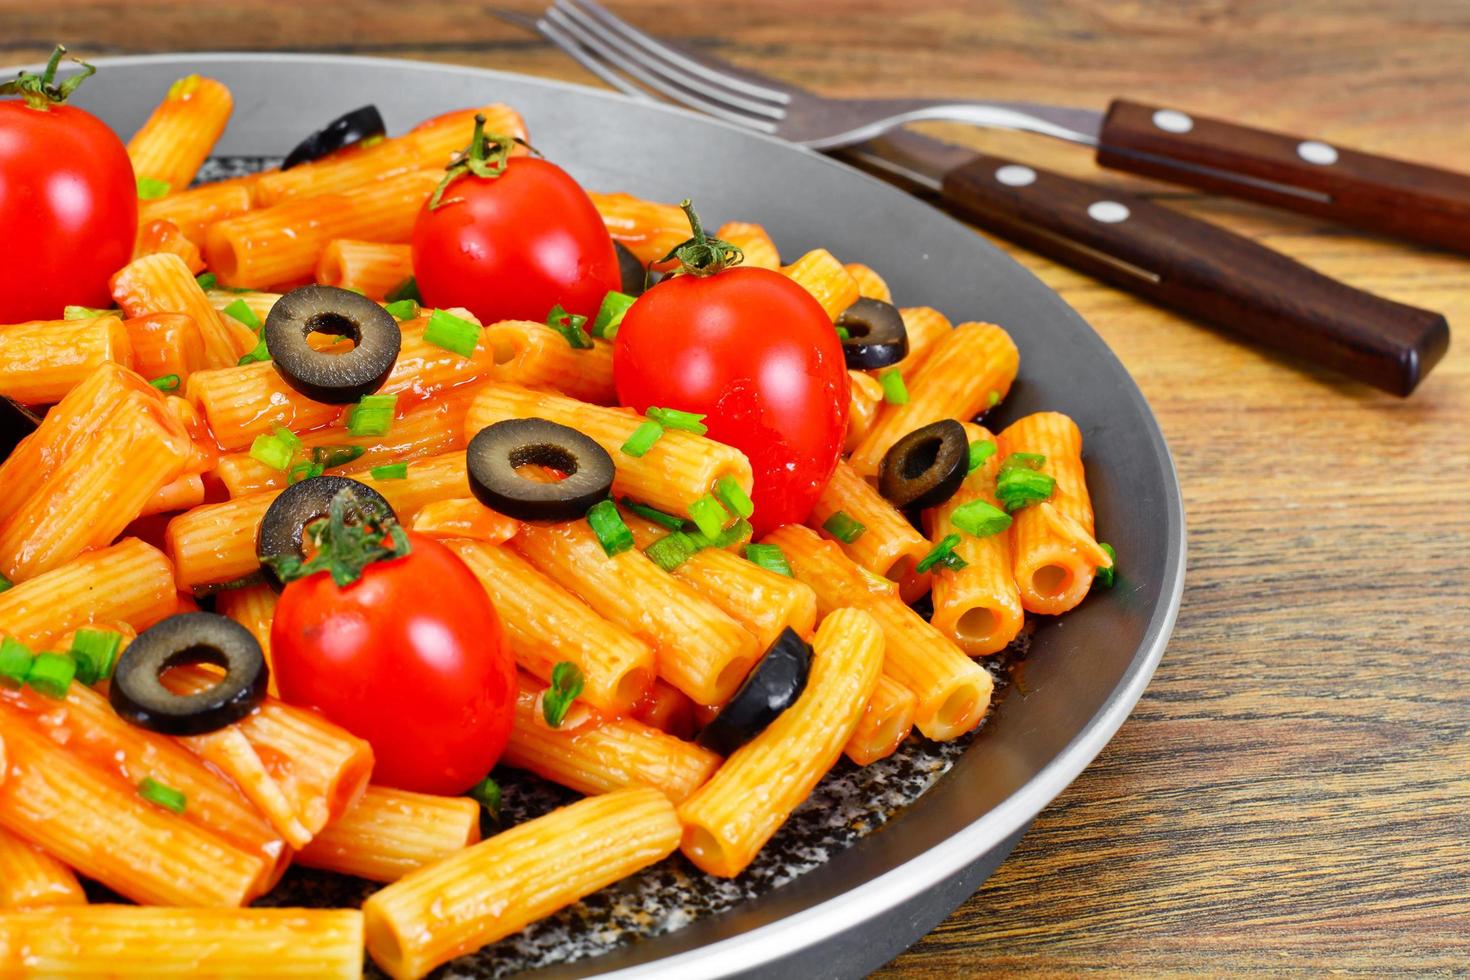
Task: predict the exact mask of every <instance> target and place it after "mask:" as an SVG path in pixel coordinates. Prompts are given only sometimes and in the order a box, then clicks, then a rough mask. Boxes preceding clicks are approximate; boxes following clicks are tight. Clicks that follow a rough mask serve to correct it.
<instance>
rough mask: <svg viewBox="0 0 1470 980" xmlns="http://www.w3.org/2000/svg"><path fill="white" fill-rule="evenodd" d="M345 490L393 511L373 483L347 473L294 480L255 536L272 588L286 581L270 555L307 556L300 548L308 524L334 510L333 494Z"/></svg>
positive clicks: (362, 501)
mask: <svg viewBox="0 0 1470 980" xmlns="http://www.w3.org/2000/svg"><path fill="white" fill-rule="evenodd" d="M343 490H350V491H352V493H353V494H354V495H355V496H356V497H357V500H358V503H359V504H360V505H361V506H363V507H370V508H376V509H380V510H381V512H382V513H384V514H392V513H393V508H392V507H391V506H390V505H389V504H388V501H387V500H386V499H384V497H383V495H382V494H380V493H378V491H376V490H374V489H373V488H372V487H370V486H368V485H367V484H365V483H358V482H357V481H356V480H349V479H347V477H345V476H314V477H311V478H310V479H306V480H302V481H301V482H300V483H293V484H291V485H290V486H289V487H287V488H286V489H285V490H282V491H281V493H280V495H279V496H278V497H276V499H275V500H273V501H271V505H270V507H268V508H266V512H265V516H264V517H262V518H261V519H260V530H259V531H258V532H257V533H256V536H255V553H256V555H257V556H259V558H260V560H261V571H262V572H263V573H264V574H265V580H266V581H267V582H269V583H270V586H271V588H273V589H275V590H276V591H277V592H279V591H281V589H283V588H285V585H284V584H283V583H282V582H281V580H280V579H279V578H277V577H276V573H275V572H273V571H271V568H270V566H269V565H266V564H265V559H267V558H284V557H285V556H287V555H296V556H297V557H305V556H304V555H303V554H302V550H301V540H302V536H303V535H304V534H305V533H306V528H307V526H308V525H310V524H312V523H313V522H315V521H319V520H321V519H322V518H324V517H326V516H327V515H328V514H330V513H331V511H332V498H333V497H335V496H337V494H338V493H340V492H341V491H343Z"/></svg>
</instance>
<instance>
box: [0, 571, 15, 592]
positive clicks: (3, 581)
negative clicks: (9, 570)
mask: <svg viewBox="0 0 1470 980" xmlns="http://www.w3.org/2000/svg"><path fill="white" fill-rule="evenodd" d="M13 588H15V583H14V582H12V581H10V579H8V578H6V577H5V576H4V575H3V574H0V592H7V591H9V590H10V589H13Z"/></svg>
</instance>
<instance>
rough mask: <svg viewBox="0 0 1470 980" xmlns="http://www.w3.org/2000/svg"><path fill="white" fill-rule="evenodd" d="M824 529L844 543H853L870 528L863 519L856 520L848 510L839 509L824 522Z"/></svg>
mask: <svg viewBox="0 0 1470 980" xmlns="http://www.w3.org/2000/svg"><path fill="white" fill-rule="evenodd" d="M822 530H824V531H826V532H827V533H828V534H830V535H832V537H834V538H836V539H837V540H838V541H841V542H842V543H843V544H852V543H853V542H854V541H856V540H857V539H858V538H860V537H862V536H863V534H864V533H865V532H866V531H867V530H868V528H867V526H866V525H865V524H863V523H862V522H861V521H858V520H855V519H854V518H853V517H852V516H851V515H850V514H848V513H847V511H843V510H839V511H838V512H837V513H835V514H833V515H832V516H831V517H829V518H827V519H826V520H825V521H823V522H822Z"/></svg>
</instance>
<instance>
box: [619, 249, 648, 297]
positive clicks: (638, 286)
mask: <svg viewBox="0 0 1470 980" xmlns="http://www.w3.org/2000/svg"><path fill="white" fill-rule="evenodd" d="M613 249H614V250H615V251H616V252H617V253H618V272H619V273H620V275H621V276H622V280H623V292H625V293H627V294H628V295H629V296H642V295H643V291H644V290H645V289H647V288H648V286H649V276H648V267H647V266H645V265H644V264H643V262H642V261H641V260H640V259H639V258H638V256H636V255H634V254H633V252H632V251H631V250H630V249H629V248H628V246H626V245H624V244H623V243H622V242H613Z"/></svg>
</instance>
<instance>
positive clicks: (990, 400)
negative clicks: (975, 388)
mask: <svg viewBox="0 0 1470 980" xmlns="http://www.w3.org/2000/svg"><path fill="white" fill-rule="evenodd" d="M999 404H1000V392H998V391H996V390H995V389H994V388H991V389H990V394H988V395H986V396H985V407H986V408H994V407H995V406H997V405H999Z"/></svg>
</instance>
